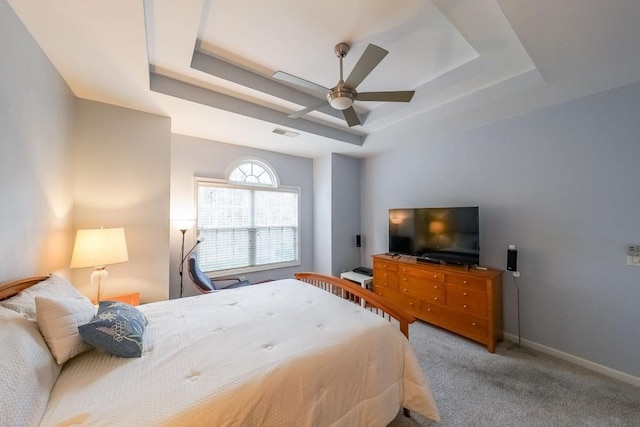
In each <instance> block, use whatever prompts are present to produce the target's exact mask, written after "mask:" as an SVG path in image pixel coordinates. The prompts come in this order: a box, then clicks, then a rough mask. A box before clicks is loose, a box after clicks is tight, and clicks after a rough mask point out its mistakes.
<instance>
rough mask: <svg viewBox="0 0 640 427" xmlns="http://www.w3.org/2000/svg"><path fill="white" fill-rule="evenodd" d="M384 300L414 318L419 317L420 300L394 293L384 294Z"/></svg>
mask: <svg viewBox="0 0 640 427" xmlns="http://www.w3.org/2000/svg"><path fill="white" fill-rule="evenodd" d="M385 298H387V299H388V300H389V301H391V302H392V303H394V304H395V305H397V306H398V307H400V308H402V309H403V310H405V311H407V312H409V313H410V314H412V315H414V316H420V300H419V299H417V298H414V297H411V296H408V295H404V294H399V293H396V292H389V291H387V292H386V295H385Z"/></svg>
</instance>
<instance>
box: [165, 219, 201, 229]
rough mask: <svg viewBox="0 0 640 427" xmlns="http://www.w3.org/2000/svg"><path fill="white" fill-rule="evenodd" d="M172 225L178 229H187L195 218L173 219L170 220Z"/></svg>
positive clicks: (194, 221)
mask: <svg viewBox="0 0 640 427" xmlns="http://www.w3.org/2000/svg"><path fill="white" fill-rule="evenodd" d="M171 223H172V224H173V226H174V227H175V228H177V229H178V230H180V231H187V230H188V229H190V228H191V227H193V225H194V224H195V223H196V220H195V219H174V220H173V221H171Z"/></svg>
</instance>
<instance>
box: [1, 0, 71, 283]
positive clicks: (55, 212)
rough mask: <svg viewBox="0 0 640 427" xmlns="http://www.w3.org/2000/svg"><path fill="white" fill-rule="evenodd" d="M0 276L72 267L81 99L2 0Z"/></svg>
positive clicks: (66, 271)
mask: <svg viewBox="0 0 640 427" xmlns="http://www.w3.org/2000/svg"><path fill="white" fill-rule="evenodd" d="M0 40H2V42H1V43H0V58H2V59H1V60H0V206H1V208H0V260H2V268H1V269H0V281H7V280H13V279H17V278H20V277H25V276H31V275H36V274H48V273H52V272H55V273H59V274H62V275H65V276H68V275H69V259H70V256H71V247H72V244H73V242H72V224H71V221H72V219H73V214H72V208H73V186H72V184H73V176H72V162H73V153H72V148H73V145H72V137H71V135H72V132H73V115H74V110H75V104H76V99H75V97H74V96H73V94H72V93H71V91H70V90H69V88H68V87H67V85H66V84H65V82H64V81H63V80H62V78H61V77H60V75H59V74H58V72H57V71H56V70H55V69H54V68H53V66H52V65H51V63H50V62H49V60H48V59H47V57H46V56H45V55H44V53H43V52H42V51H41V50H40V47H39V46H38V45H37V44H36V42H35V41H34V40H33V38H32V37H31V35H30V34H29V33H28V32H27V30H26V29H25V28H24V26H23V25H22V22H20V20H19V19H18V18H17V16H16V15H15V14H14V12H13V10H12V9H11V7H10V6H9V5H8V4H7V2H6V1H4V0H0Z"/></svg>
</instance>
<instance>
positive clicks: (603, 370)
mask: <svg viewBox="0 0 640 427" xmlns="http://www.w3.org/2000/svg"><path fill="white" fill-rule="evenodd" d="M504 337H505V338H506V339H508V340H509V341H513V342H516V343H517V342H518V337H517V335H512V334H508V333H506V332H505V333H504ZM520 343H521V345H522V346H523V347H529V348H531V349H533V350H537V351H539V352H540V353H545V354H548V355H550V356H554V357H557V358H558V359H562V360H566V361H567V362H571V363H573V364H574V365H578V366H582V367H583V368H587V369H589V370H591V371H594V372H598V373H600V374H603V375H606V376H608V377H611V378H615V379H617V380H620V381H623V382H625V383H628V384H632V385H635V386H638V387H640V378H639V377H634V376H633V375H629V374H625V373H624V372H620V371H616V370H615V369H611V368H608V367H606V366H604V365H599V364H597V363H594V362H591V361H589V360H586V359H582V358H580V357H578V356H574V355H572V354H569V353H565V352H563V351H560V350H556V349H555V348H551V347H547V346H544V345H542V344H538V343H536V342H533V341H529V340H525V339H521V340H520Z"/></svg>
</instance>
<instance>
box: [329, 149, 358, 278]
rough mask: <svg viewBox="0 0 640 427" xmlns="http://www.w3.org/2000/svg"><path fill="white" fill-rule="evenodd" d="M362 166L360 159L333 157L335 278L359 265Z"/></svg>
mask: <svg viewBox="0 0 640 427" xmlns="http://www.w3.org/2000/svg"><path fill="white" fill-rule="evenodd" d="M360 164H361V160H360V159H355V158H353V157H348V156H344V155H342V154H332V155H331V172H332V173H331V187H332V194H331V217H332V230H331V242H332V251H331V258H332V265H333V268H332V271H331V273H332V274H333V275H335V276H339V275H340V273H342V272H343V271H349V270H352V269H354V268H356V267H358V266H359V265H360V248H356V234H360V227H361V224H360V196H361V194H360ZM319 240H320V241H321V242H322V241H323V240H324V239H322V238H320V239H319Z"/></svg>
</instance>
